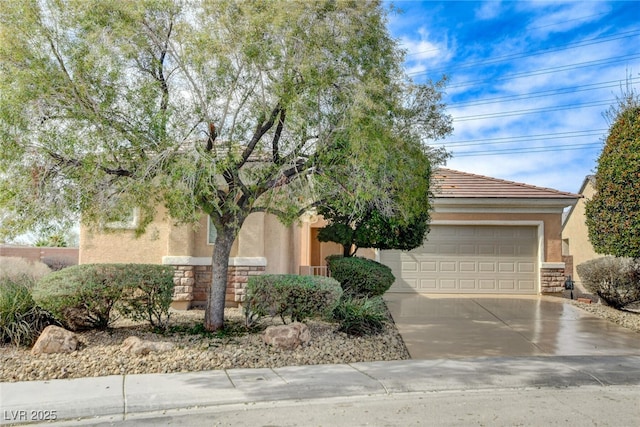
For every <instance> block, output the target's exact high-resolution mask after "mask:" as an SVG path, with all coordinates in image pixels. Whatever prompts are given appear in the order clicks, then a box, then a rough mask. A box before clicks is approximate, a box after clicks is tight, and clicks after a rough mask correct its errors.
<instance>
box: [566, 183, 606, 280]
mask: <svg viewBox="0 0 640 427" xmlns="http://www.w3.org/2000/svg"><path fill="white" fill-rule="evenodd" d="M595 184H596V182H595V176H593V175H588V176H587V177H586V178H585V179H584V182H583V183H582V186H581V187H580V191H579V192H578V194H580V195H581V196H582V198H581V199H579V200H578V203H576V204H575V205H574V206H573V207H572V208H571V210H569V212H568V213H567V215H566V217H565V219H564V222H563V224H562V251H563V253H564V254H565V255H568V256H571V257H572V258H573V268H572V270H571V271H570V272H569V274H570V275H571V276H572V278H573V280H574V281H575V282H576V284H577V285H581V282H582V280H581V279H580V275H579V274H578V271H577V269H576V267H577V266H578V265H580V264H582V263H583V262H586V261H589V260H592V259H595V258H600V257H602V256H604V255H600V254H598V253H596V251H595V249H593V246H592V245H591V242H590V241H589V229H588V228H587V224H586V215H585V203H586V202H587V200H590V199H591V198H593V196H594V195H595V193H596V185H595Z"/></svg>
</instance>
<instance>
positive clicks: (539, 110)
mask: <svg viewBox="0 0 640 427" xmlns="http://www.w3.org/2000/svg"><path fill="white" fill-rule="evenodd" d="M613 102H615V99H610V100H607V101H594V102H583V103H581V104H571V105H559V106H556V107H544V108H529V109H525V110H513V111H506V112H500V113H486V114H476V115H471V116H461V117H454V118H453V121H454V123H455V122H467V121H470V120H480V119H493V118H498V117H511V116H519V115H524V114H537V113H548V112H552V111H562V110H571V109H574V108H576V107H598V106H603V105H611V103H613Z"/></svg>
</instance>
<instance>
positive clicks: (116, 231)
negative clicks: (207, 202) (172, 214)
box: [79, 209, 170, 264]
mask: <svg viewBox="0 0 640 427" xmlns="http://www.w3.org/2000/svg"><path fill="white" fill-rule="evenodd" d="M169 228H170V227H169V223H168V222H167V221H166V220H165V211H164V209H160V210H159V212H158V214H157V216H156V219H154V220H153V222H151V224H149V226H148V227H147V231H146V232H145V233H144V234H143V235H141V236H139V237H136V235H135V232H134V231H133V230H127V229H121V228H105V229H102V230H93V231H92V230H91V229H90V228H88V227H86V226H81V227H80V254H79V262H80V264H93V263H141V264H142V263H145V264H146V263H149V264H161V263H162V257H163V256H165V255H166V254H167V246H168V242H169Z"/></svg>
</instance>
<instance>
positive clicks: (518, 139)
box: [444, 129, 606, 149]
mask: <svg viewBox="0 0 640 427" xmlns="http://www.w3.org/2000/svg"><path fill="white" fill-rule="evenodd" d="M603 130H606V129H603ZM578 132H584V133H581V134H576V135H554V136H545V137H537V138H536V137H531V138H529V137H516V138H493V139H494V140H495V141H494V142H486V141H487V140H492V138H486V139H484V140H483V139H480V140H475V141H484V142H468V143H458V142H453V143H449V142H444V145H445V146H446V147H447V148H448V147H451V146H452V145H454V146H455V147H454V149H456V148H458V147H475V146H478V145H496V144H514V143H523V142H534V141H551V140H557V139H569V138H586V137H590V136H598V137H600V136H602V132H598V133H586V132H591V131H576V133H578ZM594 132H595V131H594ZM550 135H553V134H550ZM501 140H504V141H501Z"/></svg>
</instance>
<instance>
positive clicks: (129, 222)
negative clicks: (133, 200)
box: [104, 208, 140, 230]
mask: <svg viewBox="0 0 640 427" xmlns="http://www.w3.org/2000/svg"><path fill="white" fill-rule="evenodd" d="M138 225H140V209H139V208H134V209H132V210H131V213H130V214H129V215H128V216H127V217H125V218H123V219H122V220H120V221H111V222H107V223H106V224H105V225H104V227H105V228H114V229H119V230H135V229H136V228H137V227H138Z"/></svg>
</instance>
